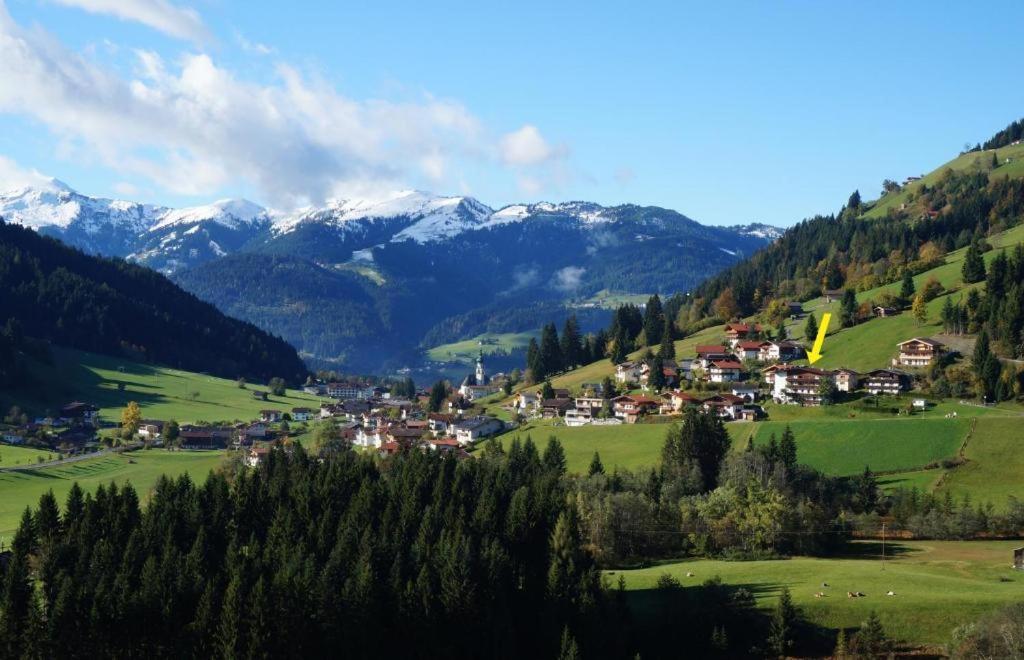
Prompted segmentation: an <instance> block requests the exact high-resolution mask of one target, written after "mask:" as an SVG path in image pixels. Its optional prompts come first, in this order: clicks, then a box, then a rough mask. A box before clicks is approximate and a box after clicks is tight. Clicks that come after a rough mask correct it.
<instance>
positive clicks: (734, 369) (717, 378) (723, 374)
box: [708, 360, 743, 383]
mask: <svg viewBox="0 0 1024 660" xmlns="http://www.w3.org/2000/svg"><path fill="white" fill-rule="evenodd" d="M742 373H743V365H742V364H740V363H739V362H736V361H735V360H715V361H713V362H712V363H711V364H710V365H708V379H709V380H710V381H711V382H712V383H731V382H733V381H737V380H739V379H740V374H742Z"/></svg>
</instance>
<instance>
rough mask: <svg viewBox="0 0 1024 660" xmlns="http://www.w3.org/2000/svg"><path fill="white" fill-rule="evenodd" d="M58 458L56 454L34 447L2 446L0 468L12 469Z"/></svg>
mask: <svg viewBox="0 0 1024 660" xmlns="http://www.w3.org/2000/svg"><path fill="white" fill-rule="evenodd" d="M56 457H57V453H56V452H52V451H43V450H42V449H35V448H33V447H15V446H13V445H0V467H11V466H15V465H32V464H33V463H37V462H39V459H40V458H42V459H43V460H44V461H47V460H51V459H54V458H56Z"/></svg>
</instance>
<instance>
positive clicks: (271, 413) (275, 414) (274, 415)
mask: <svg viewBox="0 0 1024 660" xmlns="http://www.w3.org/2000/svg"><path fill="white" fill-rule="evenodd" d="M283 416H284V413H282V412H281V411H280V410H270V409H267V410H261V411H260V421H261V422H280V421H281V418H282V417H283Z"/></svg>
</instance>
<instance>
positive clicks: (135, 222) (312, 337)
mask: <svg viewBox="0 0 1024 660" xmlns="http://www.w3.org/2000/svg"><path fill="white" fill-rule="evenodd" d="M0 217H3V218H4V219H5V220H6V221H8V222H12V223H16V224H21V225H24V226H26V227H30V228H32V229H34V230H36V231H38V232H39V233H40V234H44V235H48V236H52V237H56V238H59V239H60V240H62V241H64V242H66V243H68V244H70V245H73V246H75V247H78V248H80V249H82V250H84V251H86V252H90V253H96V254H101V255H104V256H115V257H123V258H125V259H127V260H130V261H134V262H137V263H140V264H143V265H146V266H148V267H150V268H153V269H155V270H158V271H160V272H162V273H164V274H166V275H168V276H169V277H171V278H172V279H173V280H175V281H176V282H177V283H178V284H180V285H181V286H183V287H184V288H185V289H187V290H189V291H191V292H193V293H195V294H196V295H198V296H199V297H201V298H203V299H205V300H207V301H209V302H212V303H213V304H215V305H216V306H217V307H219V308H220V309H221V310H223V311H225V312H227V313H229V314H231V315H233V316H236V317H239V318H242V319H244V320H248V321H251V322H253V323H255V324H257V325H258V326H260V327H263V328H264V329H266V330H268V331H271V332H274V333H276V334H279V335H281V336H283V337H284V338H285V339H287V340H288V341H289V342H291V343H292V344H293V345H295V346H296V347H297V348H298V349H299V350H300V352H301V353H302V354H303V356H304V357H305V358H306V359H307V360H308V361H309V362H310V363H311V364H314V365H320V364H329V365H332V366H336V367H338V368H343V369H348V370H363V371H378V370H383V369H390V368H394V367H396V366H400V365H404V364H407V363H411V362H415V360H416V354H417V351H418V348H416V349H410V347H423V346H427V345H431V344H434V343H443V342H446V341H453V340H457V339H461V338H465V337H469V336H474V335H475V334H479V333H480V332H483V331H492V332H518V331H523V330H531V329H534V328H537V327H539V325H540V324H541V323H543V322H545V321H548V320H551V319H553V318H554V319H557V318H559V317H564V316H566V315H568V314H569V313H572V312H574V311H575V312H577V313H578V314H580V315H581V316H582V317H583V321H584V325H585V326H586V325H587V323H588V322H589V323H591V324H592V325H594V326H596V325H597V324H602V323H604V321H605V320H606V315H607V312H606V310H601V309H599V308H594V307H593V306H592V305H588V304H587V300H588V298H590V297H591V296H593V295H594V294H596V293H598V292H600V291H613V292H616V293H653V292H662V293H671V292H676V291H684V290H688V289H690V288H692V287H693V286H695V285H696V284H697V283H699V282H700V281H702V280H703V279H705V278H706V277H707V276H709V275H712V274H714V273H716V272H718V271H720V270H722V269H724V268H726V267H728V266H729V265H731V264H733V263H735V262H736V261H738V260H739V259H742V258H743V257H745V256H749V255H750V254H752V253H753V252H755V251H756V250H758V249H759V248H760V247H763V246H764V245H766V244H768V243H769V242H771V241H773V240H775V239H776V238H778V237H779V236H780V235H781V230H779V229H777V228H774V227H770V226H767V225H762V224H748V225H737V226H734V227H709V226H704V225H701V224H699V223H697V222H695V221H693V220H691V219H690V218H687V217H686V216H684V215H682V214H680V213H678V212H676V211H672V210H668V209H664V208H659V207H649V206H647V207H644V206H637V205H628V204H627V205H621V206H614V207H605V206H601V205H598V204H594V203H589V202H568V203H561V204H552V203H547V202H541V203H535V204H517V205H512V206H506V207H504V208H500V209H496V210H495V209H492V208H491V207H489V206H487V205H486V204H483V203H482V202H480V201H478V200H476V199H473V198H472V197H464V196H452V197H449V196H438V195H432V194H429V193H425V192H420V191H402V192H397V193H394V194H391V195H388V196H384V197H382V198H378V199H348V200H336V201H332V202H330V203H328V204H326V205H324V206H319V207H310V208H304V209H299V210H297V211H293V212H289V213H282V212H277V211H273V210H270V209H266V208H263V207H261V206H259V205H258V204H255V203H253V202H250V201H247V200H241V199H230V200H220V201H216V202H213V203H211V204H207V205H204V206H197V207H192V208H181V209H174V208H167V207H162V206H155V205H150V204H142V203H138V202H132V201H123V200H109V199H100V198H94V197H89V196H87V195H82V194H80V193H78V192H76V191H75V190H74V189H72V188H71V187H69V186H68V185H66V184H64V183H62V182H60V181H57V180H52V181H51V182H50V183H49V184H48V185H43V186H37V187H31V188H24V189H21V190H16V191H13V192H9V193H6V194H2V195H0ZM638 263H642V264H643V268H637V264H638Z"/></svg>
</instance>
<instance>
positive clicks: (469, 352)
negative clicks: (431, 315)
mask: <svg viewBox="0 0 1024 660" xmlns="http://www.w3.org/2000/svg"><path fill="white" fill-rule="evenodd" d="M539 334H540V333H538V332H505V333H492V332H488V333H485V334H482V335H477V336H476V337H472V338H470V339H464V340H462V341H457V342H452V343H450V344H442V345H440V346H435V347H433V348H431V349H430V350H428V351H427V359H428V360H431V361H432V362H461V363H463V364H467V365H469V364H473V363H474V362H476V358H477V356H478V355H479V354H480V352H481V351H483V354H484V355H490V354H491V353H494V352H495V351H499V350H500V351H514V350H516V349H520V348H526V346H527V344H529V343H530V339H531V338H532V337H537V336H538V335H539Z"/></svg>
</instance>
